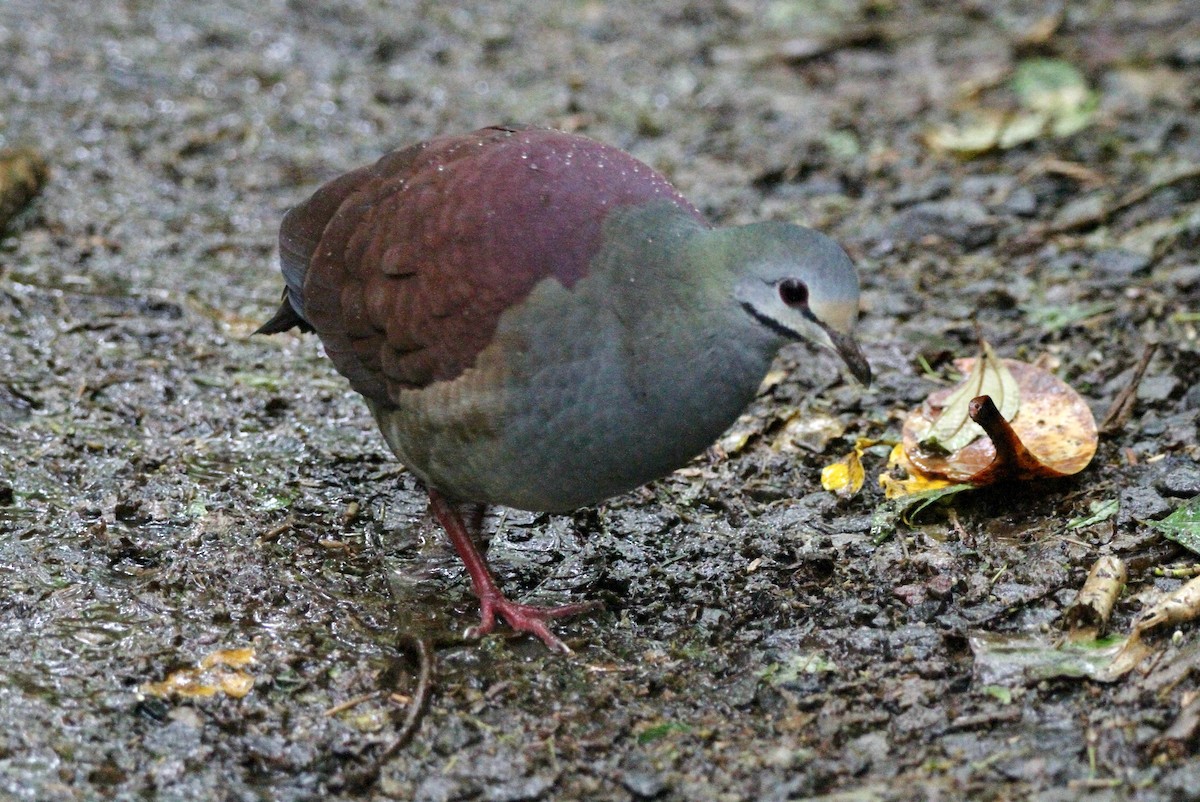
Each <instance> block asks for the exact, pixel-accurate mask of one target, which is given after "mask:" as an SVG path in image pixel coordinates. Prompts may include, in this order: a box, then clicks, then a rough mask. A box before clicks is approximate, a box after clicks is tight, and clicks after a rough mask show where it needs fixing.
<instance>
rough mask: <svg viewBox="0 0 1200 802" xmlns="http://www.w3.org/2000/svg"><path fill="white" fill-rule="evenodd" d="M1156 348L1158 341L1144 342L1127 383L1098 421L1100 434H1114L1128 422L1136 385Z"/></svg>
mask: <svg viewBox="0 0 1200 802" xmlns="http://www.w3.org/2000/svg"><path fill="white" fill-rule="evenodd" d="M1157 350H1158V343H1156V342H1151V343H1146V347H1145V348H1143V349H1142V358H1141V359H1140V360H1139V361H1138V364H1137V367H1136V368H1134V371H1133V377H1132V378H1130V380H1129V384H1127V385H1125V387H1124V388H1123V389H1122V390H1121V392H1119V393H1117V397H1116V398H1114V399H1113V402H1112V405H1111V406H1110V407H1109V408H1108V412H1106V413H1105V414H1104V420H1103V421H1101V423H1100V434H1102V435H1105V436H1108V435H1114V434H1117V433H1118V432H1120V431H1121V430H1122V429H1124V428H1125V424H1126V423H1128V422H1129V416H1130V415H1132V414H1133V402H1134V401H1136V400H1137V390H1138V385H1140V384H1141V383H1142V377H1143V376H1145V375H1146V368H1148V367H1150V360H1151V359H1153V358H1154V352H1155V351H1157Z"/></svg>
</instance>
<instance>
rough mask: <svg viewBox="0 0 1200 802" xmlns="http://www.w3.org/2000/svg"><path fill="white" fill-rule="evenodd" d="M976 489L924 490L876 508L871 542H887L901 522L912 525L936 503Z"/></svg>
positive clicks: (945, 488)
mask: <svg viewBox="0 0 1200 802" xmlns="http://www.w3.org/2000/svg"><path fill="white" fill-rule="evenodd" d="M974 489H975V485H969V484H958V485H948V486H947V487H936V488H934V489H932V490H922V491H920V492H919V493H909V494H908V495H906V496H900V497H899V498H894V499H889V500H888V501H885V502H883V503H882V504H880V505H879V506H878V507H876V508H875V513H874V514H873V515H872V516H871V542H873V543H875V544H876V545H878V544H880V543H882V542H883V541H885V540H887V539H888V538H889V537H891V536H892V534H893V533H894V532H895V531H896V526H897V525H898V524H899V523H900V522H901V521H903V522H904V523H905V524H908V525H911V524H912V522H913V519H914V518H916V517H917V515H918V514H920V513H921V512H922V511H923V510H924V509H925V508H926V507H928V506H929V505H931V504H933V503H934V502H935V501H939V500H941V499H943V498H946V497H947V496H953V495H955V494H956V493H961V492H962V491H964V490H974Z"/></svg>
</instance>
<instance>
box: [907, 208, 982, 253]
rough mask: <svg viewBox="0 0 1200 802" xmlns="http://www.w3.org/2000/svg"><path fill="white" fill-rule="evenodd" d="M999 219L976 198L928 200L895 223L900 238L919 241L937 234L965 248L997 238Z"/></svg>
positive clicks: (975, 246)
mask: <svg viewBox="0 0 1200 802" xmlns="http://www.w3.org/2000/svg"><path fill="white" fill-rule="evenodd" d="M996 229H997V222H996V220H995V218H993V217H992V216H991V215H989V214H988V212H987V209H986V208H985V207H984V205H983V204H982V203H980V202H979V201H974V200H958V199H955V200H944V201H926V202H925V203H918V204H917V205H916V206H913V207H912V208H910V209H908V210H906V211H905V212H904V213H903V214H901V215H900V216H899V217H897V218H896V221H895V222H894V223H893V224H892V231H893V233H894V234H895V235H896V237H897V238H899V239H904V240H910V241H916V240H920V239H923V238H925V237H927V236H930V235H936V236H938V237H941V238H942V239H945V240H950V241H951V242H957V243H958V244H960V245H962V246H963V247H964V248H978V247H979V246H981V245H986V244H987V243H989V242H991V241H992V240H994V239H995V238H996Z"/></svg>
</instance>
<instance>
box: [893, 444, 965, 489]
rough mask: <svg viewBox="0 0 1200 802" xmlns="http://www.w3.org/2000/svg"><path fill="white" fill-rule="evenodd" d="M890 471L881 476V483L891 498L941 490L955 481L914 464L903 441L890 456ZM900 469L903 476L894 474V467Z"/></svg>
mask: <svg viewBox="0 0 1200 802" xmlns="http://www.w3.org/2000/svg"><path fill="white" fill-rule="evenodd" d="M887 466H888V471H887V472H885V473H883V474H882V475H881V476H880V477H879V485H880V487H882V488H883V494H884V496H885V497H887V498H889V499H894V498H901V497H902V496H911V495H912V494H913V493H923V492H925V491H926V490H940V489H941V488H943V487H949V486H950V485H952V484H954V483H953V482H950V481H947V480H945V479H941V478H938V477H935V476H930V475H929V474H926V473H923V472H922V471H921V469H920V468H918V467H917V466H916V465H914V464H913V463H912V462H911V461H910V460H909V458H908V453H907V452H906V451H905V450H904V444H903V443H897V444H896V446H895V448H893V449H892V453H891V454H890V455H889V456H888V465H887ZM897 468H898V469H900V470H899V472H900V473H901V474H903V477H900V478H898V477H896V476H893V475H892V470H893V469H897Z"/></svg>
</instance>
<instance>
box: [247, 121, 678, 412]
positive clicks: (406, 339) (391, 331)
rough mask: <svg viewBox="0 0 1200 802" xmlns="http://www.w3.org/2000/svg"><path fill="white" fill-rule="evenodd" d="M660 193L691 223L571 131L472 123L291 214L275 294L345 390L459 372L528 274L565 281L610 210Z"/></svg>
mask: <svg viewBox="0 0 1200 802" xmlns="http://www.w3.org/2000/svg"><path fill="white" fill-rule="evenodd" d="M663 199H669V200H671V201H674V202H675V203H677V204H678V205H679V206H680V207H682V208H684V209H686V210H687V211H689V212H690V213H691V214H694V215H695V216H696V217H697V218H698V219H699V218H700V214H699V212H697V211H696V210H695V209H694V208H693V207H692V206H691V205H690V204H689V203H688V202H687V201H686V200H684V199H683V197H682V196H680V195H679V194H678V193H677V192H676V191H675V190H674V188H672V187H671V185H670V184H668V183H667V181H666V179H665V178H663V177H662V176H661V175H659V174H658V173H656V172H654V171H653V170H651V169H650V168H649V167H647V166H646V165H644V164H642V163H641V162H639V161H637V160H636V159H634V158H633V157H632V156H629V155H627V154H625V153H623V152H621V151H619V150H616V149H615V148H611V147H608V146H606V145H602V144H600V143H598V142H595V141H592V140H590V139H586V138H584V137H579V136H572V135H568V134H563V133H560V132H557V131H552V130H547V129H538V128H485V129H483V130H481V131H476V132H474V133H472V134H467V135H463V136H454V137H443V138H439V139H434V140H431V141H429V142H425V143H422V144H419V145H414V146H412V147H408V148H404V149H402V150H397V151H394V152H392V153H389V154H388V155H386V156H384V157H383V158H382V159H380V160H379V161H378V162H376V163H375V164H374V165H372V166H370V167H364V168H360V169H358V170H355V171H353V172H350V173H347V174H346V175H343V176H341V177H340V178H337V179H335V180H333V181H331V182H329V183H327V184H326V185H324V186H323V187H321V188H320V189H319V190H317V192H316V193H315V194H314V195H313V196H312V197H311V198H309V199H308V200H307V201H305V202H304V203H303V204H301V205H300V206H297V207H296V208H295V209H293V210H292V211H291V212H289V213H288V215H287V216H286V217H285V218H284V221H283V226H282V228H281V230H280V235H279V239H280V251H281V258H282V261H283V270H284V275H285V279H286V281H287V284H288V287H289V293H288V297H289V300H290V302H291V305H292V306H293V307H296V311H297V312H299V314H300V317H301V318H303V319H304V320H305V321H307V322H308V323H309V324H311V325H312V327H313V328H314V329H315V330H316V331H317V333H318V334H319V335H320V337H321V340H322V341H323V342H324V344H325V348H326V351H327V352H328V354H329V356H330V358H331V359H333V361H334V364H335V365H336V366H337V368H338V370H339V371H340V372H341V373H342V374H344V375H345V376H346V377H347V378H348V379H349V380H350V382H351V384H352V385H353V386H354V388H355V389H356V390H358V391H359V392H360V393H362V394H363V395H365V396H367V397H369V398H372V399H373V400H375V401H377V402H379V403H387V402H388V401H390V400H393V399H394V398H395V397H396V394H397V393H398V392H399V391H400V390H402V389H405V388H419V387H424V386H426V385H428V384H430V383H431V382H436V381H446V380H450V379H453V378H455V377H456V376H458V375H459V374H461V373H462V372H463V371H464V370H466V369H467V368H469V367H470V366H471V365H472V364H473V363H474V361H475V357H476V355H477V354H478V353H479V352H480V351H481V350H482V349H483V348H485V347H486V346H487V345H488V343H489V342H491V339H492V337H493V335H494V333H495V330H496V325H497V322H498V320H499V318H500V315H501V314H502V313H503V312H504V310H505V309H508V308H509V307H510V306H513V305H515V304H519V303H520V302H521V301H522V300H523V299H524V298H525V297H526V296H527V295H528V294H529V292H530V291H531V290H532V289H533V287H534V285H535V284H537V282H539V281H542V280H544V279H548V278H553V279H555V280H557V281H559V282H561V283H562V284H563V285H564V286H565V287H567V288H570V287H571V286H573V285H574V283H575V282H576V281H578V280H579V279H580V278H582V277H583V276H585V275H587V272H588V269H589V264H590V263H591V261H592V258H593V256H594V255H595V254H596V252H597V251H598V250H599V248H600V247H601V245H602V241H601V234H602V228H603V225H604V219H605V217H606V216H607V215H608V214H609V213H610V212H611V211H612V210H613V209H615V208H619V207H622V206H630V205H637V204H642V203H646V202H649V201H652V200H663ZM297 302H298V303H297ZM276 317H277V318H278V317H279V316H278V315H277V316H276ZM268 325H269V324H268Z"/></svg>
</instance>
